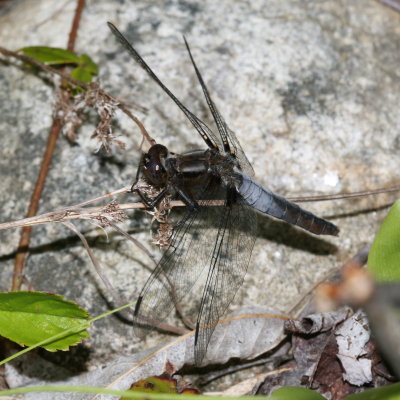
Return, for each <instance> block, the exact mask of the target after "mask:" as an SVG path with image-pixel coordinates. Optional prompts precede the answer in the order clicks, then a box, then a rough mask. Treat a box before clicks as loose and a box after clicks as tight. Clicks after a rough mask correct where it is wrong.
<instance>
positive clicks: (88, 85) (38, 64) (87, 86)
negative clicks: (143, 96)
mask: <svg viewBox="0 0 400 400" xmlns="http://www.w3.org/2000/svg"><path fill="white" fill-rule="evenodd" d="M0 53H2V54H3V55H5V56H7V57H13V58H16V59H18V60H20V61H23V62H25V63H28V64H33V65H35V66H36V67H38V68H40V69H41V70H43V71H46V72H49V73H51V74H55V75H58V76H60V77H61V78H62V79H63V80H65V81H66V82H68V83H70V84H71V85H74V86H80V87H82V88H84V89H86V90H88V91H89V90H97V91H98V93H99V94H100V95H102V96H104V97H106V98H107V99H108V100H110V102H113V103H115V104H116V105H117V107H118V108H119V109H120V110H121V111H122V112H124V113H125V114H126V115H127V116H128V117H129V118H130V119H132V120H133V121H134V122H135V124H136V125H137V126H138V127H139V129H140V132H141V133H142V135H143V137H145V138H146V140H147V141H148V142H149V143H150V145H152V144H155V143H156V141H155V140H154V139H153V138H152V137H151V136H150V135H149V133H148V132H147V130H146V128H145V127H144V125H143V124H142V122H141V121H140V120H139V119H138V118H137V117H135V116H134V115H133V114H132V113H131V112H130V111H129V110H128V108H127V107H126V105H125V104H124V103H123V102H122V101H121V100H118V99H116V98H114V97H113V96H111V95H110V94H109V93H107V92H105V91H104V90H103V89H101V88H100V87H98V85H97V84H95V83H86V82H82V81H79V80H77V79H74V78H71V77H70V76H68V75H67V74H65V73H63V72H62V71H61V70H59V69H56V68H53V67H50V66H49V65H46V64H43V63H41V62H40V61H37V60H35V59H34V58H32V57H28V56H25V55H23V54H18V53H16V52H15V51H11V50H8V49H6V48H4V47H1V46H0ZM135 107H136V108H138V109H140V110H141V111H143V112H146V111H147V109H146V108H144V107H142V106H139V105H135Z"/></svg>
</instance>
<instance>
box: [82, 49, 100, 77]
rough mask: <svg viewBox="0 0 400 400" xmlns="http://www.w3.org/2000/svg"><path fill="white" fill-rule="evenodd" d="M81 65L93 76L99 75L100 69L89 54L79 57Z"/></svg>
mask: <svg viewBox="0 0 400 400" xmlns="http://www.w3.org/2000/svg"><path fill="white" fill-rule="evenodd" d="M79 65H80V66H81V67H84V68H85V70H86V71H87V72H89V73H90V74H92V75H97V74H98V73H99V67H98V66H97V64H96V63H95V62H94V61H93V60H92V59H91V58H90V57H89V56H88V55H87V54H82V55H81V56H80V57H79Z"/></svg>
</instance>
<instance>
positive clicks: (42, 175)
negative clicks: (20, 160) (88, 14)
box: [11, 0, 84, 291]
mask: <svg viewBox="0 0 400 400" xmlns="http://www.w3.org/2000/svg"><path fill="white" fill-rule="evenodd" d="M83 5H84V0H78V5H77V8H76V14H75V16H74V20H73V23H72V27H71V31H70V34H69V41H68V50H70V51H72V50H73V45H74V43H75V38H76V35H77V29H78V25H79V18H80V16H81V13H82V7H83ZM61 127H62V122H61V119H60V118H59V117H58V116H57V113H54V117H53V124H52V127H51V129H50V133H49V137H48V139H47V145H46V150H45V152H44V155H43V159H42V164H41V166H40V171H39V175H38V178H37V181H36V184H35V189H34V191H33V193H32V196H31V201H30V204H29V207H28V213H27V217H28V218H29V217H33V216H34V215H36V213H37V210H38V208H39V202H40V198H41V196H42V192H43V189H44V185H45V182H46V177H47V174H48V171H49V169H50V164H51V160H52V159H53V154H54V149H55V147H56V143H57V138H58V136H59V135H60V132H61ZM31 233H32V228H31V227H30V226H25V227H23V228H22V232H21V237H20V241H19V244H18V249H17V255H16V257H15V264H14V271H13V277H12V284H11V290H12V291H16V290H19V289H20V288H21V284H22V278H23V273H24V268H25V264H26V258H27V255H28V249H29V243H30V239H31Z"/></svg>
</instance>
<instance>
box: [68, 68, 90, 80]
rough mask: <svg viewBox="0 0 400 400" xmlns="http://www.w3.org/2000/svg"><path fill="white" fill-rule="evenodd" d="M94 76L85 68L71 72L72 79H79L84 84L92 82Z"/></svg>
mask: <svg viewBox="0 0 400 400" xmlns="http://www.w3.org/2000/svg"><path fill="white" fill-rule="evenodd" d="M92 77H93V75H92V74H91V73H90V72H88V71H87V70H86V69H85V68H84V67H76V68H75V69H74V70H73V71H72V72H71V78H74V79H77V80H78V81H82V82H87V83H89V82H91V81H92Z"/></svg>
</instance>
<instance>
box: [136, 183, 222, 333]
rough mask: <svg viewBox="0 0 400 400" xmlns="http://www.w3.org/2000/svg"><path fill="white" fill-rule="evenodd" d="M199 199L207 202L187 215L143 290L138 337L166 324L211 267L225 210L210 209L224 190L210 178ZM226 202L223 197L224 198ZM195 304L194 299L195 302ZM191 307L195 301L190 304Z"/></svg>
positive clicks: (137, 321)
mask: <svg viewBox="0 0 400 400" xmlns="http://www.w3.org/2000/svg"><path fill="white" fill-rule="evenodd" d="M204 187H205V189H203V190H201V191H199V193H197V194H196V198H200V199H202V200H205V202H204V203H203V202H202V204H201V205H200V206H199V208H198V210H189V211H187V212H185V213H184V215H183V217H182V218H181V220H180V222H179V223H178V224H177V227H176V228H174V232H173V235H172V238H171V242H170V245H169V247H168V248H167V250H166V251H165V253H164V254H163V256H162V258H161V260H160V262H159V263H158V264H157V266H156V268H155V269H154V271H153V273H152V274H151V276H150V277H149V279H148V280H147V282H146V284H145V286H144V287H143V289H142V291H141V293H140V295H139V298H138V301H137V304H136V309H135V322H136V323H137V325H139V326H137V327H135V333H136V334H137V335H138V336H139V337H142V336H143V335H144V332H145V331H144V330H143V329H142V328H143V325H147V327H151V326H154V322H159V321H164V320H165V319H166V318H167V317H168V315H169V314H170V313H171V311H172V310H173V308H174V302H181V301H182V300H183V299H184V297H185V296H186V295H188V294H189V292H190V291H191V289H192V287H193V285H194V284H195V283H196V281H197V280H198V278H199V276H200V275H201V272H202V271H203V270H204V268H205V267H206V266H207V265H209V257H210V254H211V252H212V248H211V249H210V247H212V246H213V243H214V241H215V240H216V235H217V234H216V232H217V229H216V228H215V221H217V220H218V219H219V215H220V213H221V212H223V209H224V208H225V207H224V206H222V207H217V206H209V203H210V202H211V201H212V200H213V199H216V198H220V199H221V196H222V194H221V192H223V191H224V190H225V189H224V188H223V187H222V186H221V184H220V182H219V181H218V182H216V181H215V179H213V178H211V179H210V180H209V181H208V183H207V184H206V185H205V186H204ZM222 198H223V197H222ZM193 300H194V299H193ZM190 303H192V299H191V301H190Z"/></svg>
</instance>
